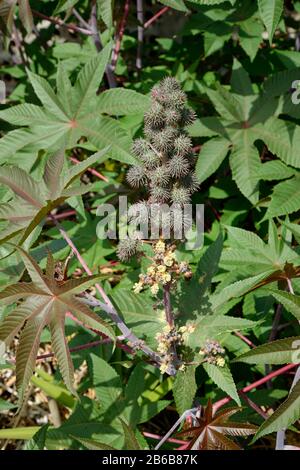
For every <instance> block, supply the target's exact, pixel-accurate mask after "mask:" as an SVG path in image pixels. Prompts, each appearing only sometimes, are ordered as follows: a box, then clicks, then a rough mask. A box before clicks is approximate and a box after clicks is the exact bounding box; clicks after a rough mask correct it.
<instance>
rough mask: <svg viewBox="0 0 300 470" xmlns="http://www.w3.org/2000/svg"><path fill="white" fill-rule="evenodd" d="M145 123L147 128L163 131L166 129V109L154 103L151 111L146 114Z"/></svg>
mask: <svg viewBox="0 0 300 470" xmlns="http://www.w3.org/2000/svg"><path fill="white" fill-rule="evenodd" d="M144 121H145V124H146V126H149V127H151V128H153V129H161V128H162V127H164V124H165V120H164V108H163V107H162V105H160V104H159V103H157V102H154V103H153V104H152V106H151V109H150V110H149V111H147V112H146V114H145V117H144Z"/></svg>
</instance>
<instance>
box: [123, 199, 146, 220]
mask: <svg viewBox="0 0 300 470" xmlns="http://www.w3.org/2000/svg"><path fill="white" fill-rule="evenodd" d="M149 213H150V209H149V205H148V203H147V201H139V202H136V203H135V204H133V205H132V206H131V207H130V209H129V212H128V220H129V221H132V220H135V218H136V217H137V216H138V218H139V221H140V223H147V222H148V220H149Z"/></svg>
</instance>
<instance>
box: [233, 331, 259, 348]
mask: <svg viewBox="0 0 300 470" xmlns="http://www.w3.org/2000/svg"><path fill="white" fill-rule="evenodd" d="M234 334H235V336H237V337H238V338H240V339H241V340H242V341H244V343H246V344H248V346H250V347H251V348H255V347H256V346H255V344H254V343H252V341H251V340H250V339H248V338H247V337H246V336H244V335H242V333H240V332H239V331H234Z"/></svg>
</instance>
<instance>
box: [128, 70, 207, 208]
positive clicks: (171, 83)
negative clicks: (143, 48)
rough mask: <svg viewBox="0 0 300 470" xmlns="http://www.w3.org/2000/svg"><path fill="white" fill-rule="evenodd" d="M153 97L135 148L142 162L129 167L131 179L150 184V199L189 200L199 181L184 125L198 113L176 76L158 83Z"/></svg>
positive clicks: (133, 149) (155, 200)
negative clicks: (188, 104) (142, 134)
mask: <svg viewBox="0 0 300 470" xmlns="http://www.w3.org/2000/svg"><path fill="white" fill-rule="evenodd" d="M151 97H152V105H151V108H150V110H149V111H147V113H146V114H145V127H144V135H145V138H144V139H137V140H135V141H134V144H133V148H132V151H133V153H134V155H135V156H136V157H137V159H138V160H139V164H138V165H135V166H132V167H131V168H130V169H129V171H128V173H127V180H128V182H129V184H130V185H131V186H133V187H140V186H143V187H145V188H148V190H149V192H150V198H149V201H148V202H150V203H169V202H172V203H175V204H181V205H182V204H187V203H189V202H190V197H191V195H192V193H193V192H194V191H195V190H196V189H197V188H198V182H197V179H196V177H195V174H194V172H193V166H194V154H193V150H192V143H191V139H190V138H189V136H188V134H187V132H186V131H185V129H184V128H185V127H186V126H188V125H190V124H192V123H193V121H194V120H195V113H194V111H193V110H192V109H190V108H187V107H186V95H185V93H184V92H183V91H182V90H181V88H180V84H179V83H178V82H177V80H176V79H174V78H172V77H168V78H165V79H164V80H162V82H160V83H159V84H158V85H156V86H154V87H153V89H152V92H151Z"/></svg>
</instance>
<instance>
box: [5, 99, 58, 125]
mask: <svg viewBox="0 0 300 470" xmlns="http://www.w3.org/2000/svg"><path fill="white" fill-rule="evenodd" d="M0 119H3V120H4V121H7V122H9V123H10V124H15V125H17V126H29V125H32V124H40V123H41V122H51V117H49V116H48V115H47V113H46V112H45V111H44V110H43V108H42V107H41V106H37V105H35V104H30V103H25V104H17V105H16V106H12V107H11V108H7V109H4V110H2V111H0Z"/></svg>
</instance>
